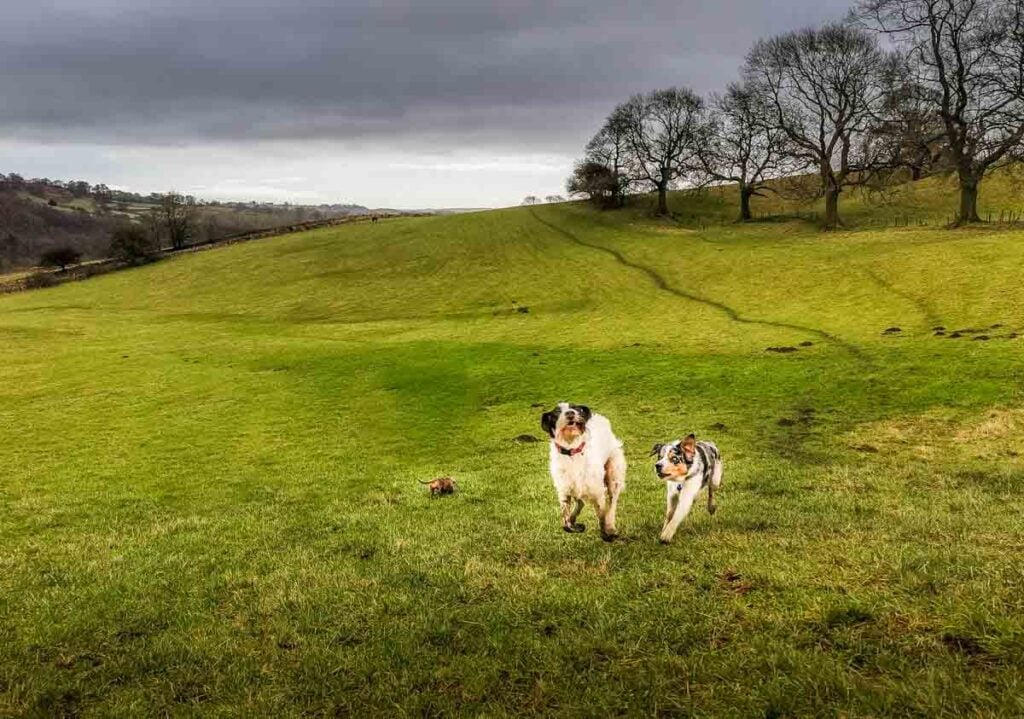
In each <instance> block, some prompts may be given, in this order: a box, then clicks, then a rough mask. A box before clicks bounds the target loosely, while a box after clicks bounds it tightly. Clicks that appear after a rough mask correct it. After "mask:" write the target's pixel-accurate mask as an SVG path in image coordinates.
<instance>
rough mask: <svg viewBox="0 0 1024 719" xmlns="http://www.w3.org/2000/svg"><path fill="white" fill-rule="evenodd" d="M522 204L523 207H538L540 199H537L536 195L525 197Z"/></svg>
mask: <svg viewBox="0 0 1024 719" xmlns="http://www.w3.org/2000/svg"><path fill="white" fill-rule="evenodd" d="M522 204H524V205H539V204H540V198H539V197H537V196H536V195H527V196H526V197H524V198H523V203H522Z"/></svg>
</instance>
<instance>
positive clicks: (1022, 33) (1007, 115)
mask: <svg viewBox="0 0 1024 719" xmlns="http://www.w3.org/2000/svg"><path fill="white" fill-rule="evenodd" d="M857 9H858V17H859V18H860V20H861V21H862V22H863V23H864V24H866V25H867V26H868V27H871V28H874V29H875V30H878V31H880V32H882V33H886V34H888V35H889V36H890V37H892V38H893V40H894V41H896V42H897V43H898V44H899V45H901V46H902V47H903V48H904V49H905V51H906V52H907V54H908V58H909V60H910V63H911V66H912V67H913V68H914V76H915V80H916V82H917V83H918V84H919V85H920V86H921V87H922V88H924V90H925V92H924V98H925V99H926V101H927V102H929V103H931V104H932V105H933V106H934V107H935V109H936V111H937V113H938V116H939V118H940V119H941V122H942V126H943V129H944V132H945V144H946V146H947V148H948V152H949V155H950V162H951V163H952V165H953V167H954V168H955V169H956V172H957V177H958V179H959V182H960V211H959V213H958V222H962V223H963V222H978V221H980V217H979V216H978V186H979V184H980V183H981V180H982V178H984V176H985V174H986V173H987V172H989V171H990V170H991V169H993V168H995V167H997V166H999V165H1000V164H1003V163H1005V162H1007V161H1009V160H1011V159H1012V158H1013V157H1014V155H1015V154H1017V153H1018V151H1019V149H1020V145H1021V141H1022V139H1024V0H860V2H859V3H858V8H857Z"/></svg>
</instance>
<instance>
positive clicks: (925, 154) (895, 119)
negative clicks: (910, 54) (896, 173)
mask: <svg viewBox="0 0 1024 719" xmlns="http://www.w3.org/2000/svg"><path fill="white" fill-rule="evenodd" d="M885 86H886V91H885V100H884V103H883V109H882V116H881V118H879V121H878V122H877V124H876V125H875V127H874V129H873V132H874V133H875V134H876V137H877V138H878V140H879V141H880V142H882V143H884V144H885V145H886V146H887V148H888V149H887V150H886V151H887V152H888V154H889V156H890V158H891V164H892V166H893V168H894V169H900V168H904V169H906V170H908V171H909V173H910V179H911V180H920V179H921V178H922V177H924V176H925V175H927V174H929V173H931V172H934V171H936V170H937V169H939V168H941V167H942V164H943V161H944V159H945V157H946V155H947V152H946V143H945V137H946V131H945V127H944V126H943V124H942V120H941V118H939V114H938V112H936V110H935V108H934V107H933V105H932V104H931V103H930V102H928V101H927V99H926V95H927V91H926V89H925V88H924V87H922V86H921V85H920V84H919V83H918V82H917V81H916V80H915V78H914V72H913V70H912V68H911V65H910V62H909V59H908V58H907V57H906V56H905V55H894V56H893V61H892V62H891V63H890V64H889V67H888V68H887V72H886V73H885Z"/></svg>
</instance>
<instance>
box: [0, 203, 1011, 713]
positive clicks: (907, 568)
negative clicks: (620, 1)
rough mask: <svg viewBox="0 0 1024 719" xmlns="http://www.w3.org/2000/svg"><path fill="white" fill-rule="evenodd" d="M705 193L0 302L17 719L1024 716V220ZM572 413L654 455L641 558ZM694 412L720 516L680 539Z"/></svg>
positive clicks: (6, 637)
mask: <svg viewBox="0 0 1024 719" xmlns="http://www.w3.org/2000/svg"><path fill="white" fill-rule="evenodd" d="M924 187H926V186H921V187H920V188H918V189H917V190H916V192H917V194H918V195H925V196H927V197H928V198H931V199H929V200H928V202H923V203H922V205H921V207H922V208H923V209H921V213H922V216H928V217H931V216H935V217H939V216H941V213H942V211H943V210H942V208H943V207H945V205H946V204H949V202H947V200H949V201H950V202H955V198H947V197H945V196H943V197H941V198H937V199H935V198H933V195H936V197H937V193H938V190H934V192H933V193H932V194H928V193H926V192H924V190H922V189H921V188H924ZM994 194H995V193H993V192H990V194H989V196H990V197H992V196H994ZM1005 194H1006V197H1008V198H1010V199H1012V193H1005ZM673 203H674V207H675V208H676V209H677V211H678V212H679V214H680V217H685V216H686V215H687V213H691V214H692V213H699V214H700V216H701V218H702V219H701V220H700V223H699V226H704V225H707V227H706V229H703V230H702V229H699V228H698V229H695V228H694V226H690V225H688V224H687V221H685V220H683V221H682V222H681V223H673V222H659V221H654V220H652V219H650V218H649V217H648V216H647V214H646V212H645V211H644V210H643V208H640V209H633V210H626V211H623V212H620V213H599V212H595V211H593V210H591V209H589V208H587V207H585V206H582V205H559V206H549V207H540V208H537V209H535V210H530V209H515V210H506V211H498V212H488V213H479V214H472V215H463V216H449V217H441V218H417V219H398V220H388V221H386V222H382V223H378V224H376V225H369V224H353V225H348V226H345V227H340V228H332V229H329V230H321V231H317V232H311V233H306V234H299V235H291V236H287V237H282V238H276V239H273V240H264V241H259V242H252V243H248V244H242V245H234V246H231V247H228V248H225V249H221V250H217V251H211V252H204V253H198V254H195V255H192V256H188V257H181V258H177V259H173V260H168V261H165V262H161V263H158V264H155V265H151V266H148V267H144V268H140V269H136V270H131V271H126V272H121V273H116V274H113V275H107V276H104V277H101V278H97V279H94V280H90V281H88V282H83V283H79V284H75V285H67V286H63V287H59V288H54V289H50V290H41V291H36V292H32V293H26V294H21V295H16V296H8V297H0V463H2V466H3V468H4V475H3V479H2V480H0V715H23V714H25V715H37V716H54V715H61V714H63V715H76V714H80V715H85V716H152V715H162V714H183V715H189V714H198V713H203V714H211V715H244V716H253V715H263V716H289V715H299V714H303V713H312V714H334V713H336V714H341V715H344V714H364V715H365V714H374V715H386V716H392V715H415V716H422V715H441V714H444V715H449V714H460V715H488V716H500V715H530V714H558V715H562V716H581V715H582V716H607V715H612V714H645V715H650V714H681V715H682V714H693V715H701V716H759V715H765V716H768V715H770V716H829V715H840V714H845V715H858V716H864V715H874V716H877V715H887V714H888V715H901V716H906V715H920V716H961V715H965V714H967V715H992V714H1002V715H1021V714H1022V713H1024V692H1022V689H1024V687H1022V673H1021V669H1022V665H1024V619H1022V617H1024V592H1022V589H1024V586H1022V585H1024V571H1022V563H1021V561H1020V553H1021V550H1022V549H1024V524H1022V521H1021V512H1022V509H1024V501H1022V491H1024V461H1022V459H1021V457H1022V456H1024V455H1022V453H1024V373H1022V372H1021V371H1020V367H1021V352H1022V347H1024V345H1022V344H1021V343H1022V341H1024V340H1019V339H1011V338H1010V335H1011V334H1012V333H1017V332H1022V331H1024V285H1022V283H1021V281H1020V277H1021V266H1022V262H1024V235H1022V234H1021V233H1019V232H1013V231H1009V230H1006V229H1002V230H1000V229H986V230H962V231H948V230H943V229H939V228H938V227H937V226H929V227H914V228H907V229H895V230H893V229H889V230H880V229H863V228H870V221H869V220H870V218H871V217H881V216H882V215H883V213H884V209H883V208H880V207H878V206H875V205H871V204H870V203H867V202H864V201H863V199H862V198H860V199H856V198H855V199H854V201H853V202H850V203H849V204H848V209H849V212H848V214H847V217H848V218H849V219H850V222H851V227H854V228H856V227H861V228H862V229H854V230H852V231H846V232H837V233H830V234H827V235H823V234H820V233H818V232H817V231H816V230H815V229H814V228H813V227H812V226H811V225H810V224H809V223H807V222H801V221H792V222H773V223H763V224H752V225H746V226H737V225H731V224H718V221H717V219H716V218H724V217H731V215H732V212H733V210H732V208H731V206H729V205H728V204H727V203H725V202H724V201H722V202H720V201H719V200H718V199H717V195H716V194H714V193H711V194H705V195H702V196H698V197H696V198H694V197H692V196H676V197H674V198H673ZM1008 206H1009V205H1008ZM716 207H718V208H719V210H720V211H719V214H716V210H715V209H714V208H716ZM520 307H528V308H529V311H528V312H526V313H523V312H520V311H518V308H520ZM937 325H943V326H946V327H948V328H949V329H950V330H954V329H968V328H970V329H981V328H985V331H984V334H985V335H986V336H989V337H990V339H989V340H988V341H977V340H974V339H972V337H975V336H977V335H979V334H982V333H980V332H975V333H966V334H965V335H964V336H962V337H960V338H956V339H953V338H949V337H948V336H947V337H937V336H935V335H934V333H933V329H932V328H933V327H935V326H937ZM993 325H1002V326H1001V327H995V328H993ZM893 326H898V327H900V328H901V330H902V331H901V332H900V333H897V334H891V335H884V334H883V332H884V331H885V330H886V329H887V328H889V327H893ZM804 342H810V343H812V344H811V346H807V347H799V350H798V351H797V352H793V353H789V354H777V353H771V352H766V351H765V350H766V348H768V347H779V346H785V347H790V346H793V347H797V346H799V345H800V344H801V343H804ZM565 398H568V399H572V400H575V401H579V402H586V403H588V404H589V405H591V406H592V407H593V408H594V409H595V410H596V411H599V412H602V413H603V414H605V415H607V416H608V417H609V418H610V419H611V420H612V423H613V425H614V427H615V429H616V431H617V432H618V434H619V435H620V436H621V437H622V438H623V439H624V441H625V443H626V448H627V456H628V459H629V461H630V463H631V466H630V470H629V477H628V483H627V488H626V492H625V494H624V495H623V499H622V504H621V508H620V517H619V524H620V527H619V528H620V531H621V532H622V533H623V535H624V536H623V539H622V540H621V541H619V542H617V543H615V544H612V545H608V544H605V543H603V542H601V541H600V539H599V537H598V536H597V533H596V532H594V531H593V529H594V526H595V524H594V518H593V515H592V513H591V512H590V510H589V509H588V510H587V511H586V512H585V514H584V516H583V521H585V522H586V523H588V524H589V525H590V530H589V531H587V532H586V533H585V534H582V535H572V536H570V535H565V534H563V533H562V532H561V531H560V529H559V525H558V519H557V508H556V502H555V497H554V491H553V489H552V486H551V482H550V479H549V477H548V475H547V467H546V464H547V450H546V447H545V445H543V444H536V443H534V444H529V443H518V442H516V441H514V438H515V437H516V436H517V435H520V434H523V433H529V434H535V435H539V434H540V429H539V426H538V424H539V414H540V412H541V411H542V410H541V409H539V408H538V407H537V406H535V405H544V406H545V407H547V406H549V405H551V404H552V403H554V402H555V401H557V400H560V399H565ZM719 423H720V424H721V425H724V429H723V428H721V427H719V428H717V429H713V428H714V427H715V426H716V425H718V424H719ZM691 430H692V431H696V432H697V433H698V434H700V435H703V436H706V437H709V438H713V439H715V440H716V441H717V442H718V444H719V446H720V447H721V448H722V450H723V452H724V455H725V458H726V473H725V484H724V487H723V490H722V492H721V495H720V496H719V512H718V514H716V515H715V517H714V518H713V519H712V518H709V517H708V515H707V513H706V511H705V510H703V509H702V508H698V509H695V510H694V512H693V514H692V515H691V518H690V519H689V520H688V521H687V523H686V524H684V526H683V529H681V530H680V533H679V534H678V535H677V539H676V542H675V544H674V545H672V546H670V547H663V546H659V545H658V544H657V543H656V536H657V531H658V529H659V523H660V519H661V514H662V511H663V501H664V500H663V496H664V487H663V485H662V484H661V483H660V482H659V481H657V480H656V478H655V477H654V476H653V473H652V471H651V467H650V465H649V464H648V460H647V457H646V453H647V450H648V448H649V447H650V445H651V444H652V443H653V442H655V441H661V440H665V439H670V438H673V437H677V436H679V435H681V434H683V433H685V432H688V431H691ZM442 473H443V474H452V475H453V476H455V477H456V478H457V479H458V480H459V482H460V485H461V487H462V492H461V494H460V495H458V496H456V497H454V498H446V499H442V500H430V499H428V498H427V496H426V494H425V491H424V488H423V487H422V486H420V485H419V484H417V480H418V479H427V478H431V477H433V476H436V475H439V474H442Z"/></svg>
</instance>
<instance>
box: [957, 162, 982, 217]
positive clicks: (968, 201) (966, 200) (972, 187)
mask: <svg viewBox="0 0 1024 719" xmlns="http://www.w3.org/2000/svg"><path fill="white" fill-rule="evenodd" d="M956 222H957V224H958V225H964V224H967V223H969V222H981V218H980V217H979V216H978V180H977V178H975V177H973V176H971V175H970V174H969V173H964V172H961V173H960V214H958V215H957V218H956Z"/></svg>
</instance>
